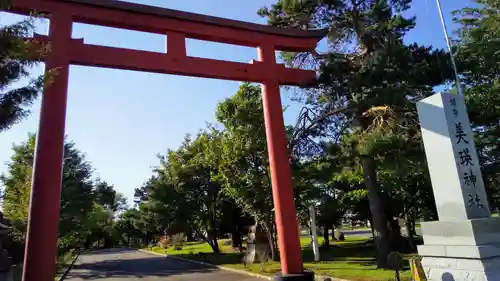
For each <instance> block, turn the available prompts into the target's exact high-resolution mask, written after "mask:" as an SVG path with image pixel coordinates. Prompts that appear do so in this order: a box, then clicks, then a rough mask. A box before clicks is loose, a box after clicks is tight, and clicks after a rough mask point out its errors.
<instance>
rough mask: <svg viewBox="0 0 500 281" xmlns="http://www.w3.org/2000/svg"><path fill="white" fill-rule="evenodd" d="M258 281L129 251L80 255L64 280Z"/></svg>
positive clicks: (218, 270) (181, 261)
mask: <svg viewBox="0 0 500 281" xmlns="http://www.w3.org/2000/svg"><path fill="white" fill-rule="evenodd" d="M84 280H97V281H139V280H140V281H200V280H202V281H262V280H263V279H261V278H257V277H252V276H248V275H243V274H238V273H234V272H230V271H224V270H220V269H216V268H211V267H207V266H204V265H201V264H196V263H191V262H187V261H183V260H179V259H174V258H169V257H163V256H156V255H151V254H148V253H143V252H139V251H136V250H132V249H111V250H101V251H92V252H88V253H84V254H81V255H80V257H79V258H78V259H77V261H76V262H75V265H74V266H73V268H72V269H71V271H70V272H69V273H68V275H67V277H66V279H65V281H84Z"/></svg>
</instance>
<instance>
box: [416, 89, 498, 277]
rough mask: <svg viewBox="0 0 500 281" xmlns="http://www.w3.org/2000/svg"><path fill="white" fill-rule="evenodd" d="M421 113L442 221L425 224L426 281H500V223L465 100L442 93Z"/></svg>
mask: <svg viewBox="0 0 500 281" xmlns="http://www.w3.org/2000/svg"><path fill="white" fill-rule="evenodd" d="M417 109H418V115H419V119H420V126H421V130H422V139H423V141H424V147H425V154H426V157H427V164H428V166H429V174H430V178H431V181H432V189H433V192H434V199H435V201H436V208H437V212H438V217H439V221H436V222H423V223H421V226H422V234H423V238H424V245H420V246H419V247H418V252H419V254H420V255H421V256H422V257H423V259H422V266H423V268H424V271H425V273H426V276H427V280H429V281H438V280H439V281H442V280H448V279H449V280H454V281H465V280H481V281H492V280H500V219H498V218H491V216H490V210H489V205H488V199H487V196H486V192H485V188H484V182H483V178H482V175H481V169H480V166H479V160H478V157H477V152H476V147H475V144H474V139H473V134H472V129H471V125H470V122H469V117H468V114H467V109H466V107H465V103H464V99H463V97H462V96H458V95H454V94H449V93H438V94H435V95H433V96H430V97H428V98H425V99H423V100H421V101H420V102H418V104H417ZM450 278H452V279H450Z"/></svg>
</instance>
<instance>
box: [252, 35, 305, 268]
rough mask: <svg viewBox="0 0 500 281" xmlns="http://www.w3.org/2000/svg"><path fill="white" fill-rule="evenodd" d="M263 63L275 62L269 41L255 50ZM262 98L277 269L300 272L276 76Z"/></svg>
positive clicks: (287, 160) (269, 80)
mask: <svg viewBox="0 0 500 281" xmlns="http://www.w3.org/2000/svg"><path fill="white" fill-rule="evenodd" d="M258 50H259V60H260V61H261V62H262V64H263V65H267V66H268V67H273V65H275V64H276V58H275V55H274V49H273V47H272V45H271V44H267V45H264V46H262V47H260V48H259V49H258ZM262 101H263V104H264V119H265V123H266V138H267V150H268V154H269V166H270V168H271V180H272V189H273V202H274V212H275V216H276V228H277V232H278V247H279V250H280V259H281V271H282V273H283V274H300V273H302V272H303V271H304V268H303V265H302V251H301V248H300V236H299V227H298V221H297V213H296V210H295V199H294V195H293V184H292V172H291V168H290V160H289V155H288V150H287V139H286V132H285V124H284V120H283V107H282V104H281V97H280V86H279V83H278V79H277V77H274V78H273V77H271V78H269V79H268V80H267V81H264V82H263V83H262Z"/></svg>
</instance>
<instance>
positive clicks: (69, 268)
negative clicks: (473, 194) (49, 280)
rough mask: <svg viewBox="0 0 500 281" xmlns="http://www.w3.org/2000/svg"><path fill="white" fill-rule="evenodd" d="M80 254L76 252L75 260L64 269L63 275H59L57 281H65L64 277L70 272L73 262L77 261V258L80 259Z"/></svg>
mask: <svg viewBox="0 0 500 281" xmlns="http://www.w3.org/2000/svg"><path fill="white" fill-rule="evenodd" d="M80 254H81V251H78V252H77V253H76V256H75V258H74V259H73V261H72V262H71V264H70V265H69V266H68V268H66V270H65V271H64V273H63V275H61V277H60V278H59V281H63V280H64V279H66V276H67V275H68V273H69V271H70V270H71V268H73V265H75V262H76V260H77V259H78V257H80Z"/></svg>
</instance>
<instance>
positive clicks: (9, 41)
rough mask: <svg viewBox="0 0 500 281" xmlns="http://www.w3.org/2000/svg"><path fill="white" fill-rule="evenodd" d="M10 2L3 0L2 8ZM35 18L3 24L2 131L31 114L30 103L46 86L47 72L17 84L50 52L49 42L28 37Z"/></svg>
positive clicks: (0, 30)
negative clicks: (41, 41)
mask: <svg viewBox="0 0 500 281" xmlns="http://www.w3.org/2000/svg"><path fill="white" fill-rule="evenodd" d="M9 4H10V1H8V0H0V9H2V10H3V9H8V6H9ZM35 20H36V18H35V17H29V18H28V19H25V20H23V21H20V22H18V23H16V24H12V25H1V26H0V132H2V131H5V130H7V129H9V128H10V127H12V126H13V125H14V124H15V123H17V122H19V121H21V120H22V119H23V118H25V117H26V116H28V115H29V114H30V110H29V107H30V106H31V104H32V103H33V102H34V101H35V100H36V98H37V97H38V96H39V95H40V93H41V91H42V89H43V84H44V76H40V77H38V78H37V79H34V80H32V81H30V82H29V83H27V84H25V85H24V86H20V87H17V85H15V86H14V85H13V84H14V83H15V84H17V82H23V81H25V80H26V78H29V70H30V69H31V68H32V67H33V66H34V65H36V64H37V63H39V62H40V61H42V59H43V57H44V55H45V54H46V53H47V50H48V48H47V47H48V46H46V45H44V44H41V43H40V42H36V41H35V40H26V38H27V37H29V36H30V34H31V33H32V32H33V31H34V29H35V26H34V23H35Z"/></svg>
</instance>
